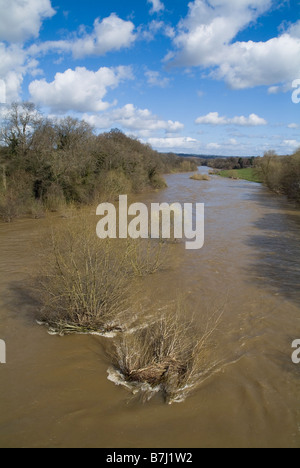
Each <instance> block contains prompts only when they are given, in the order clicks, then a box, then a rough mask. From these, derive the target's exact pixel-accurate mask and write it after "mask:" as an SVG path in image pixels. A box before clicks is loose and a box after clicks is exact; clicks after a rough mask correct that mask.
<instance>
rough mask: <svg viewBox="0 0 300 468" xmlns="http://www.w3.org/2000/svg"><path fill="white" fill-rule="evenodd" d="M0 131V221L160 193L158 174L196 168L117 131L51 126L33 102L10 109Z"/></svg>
mask: <svg viewBox="0 0 300 468" xmlns="http://www.w3.org/2000/svg"><path fill="white" fill-rule="evenodd" d="M0 131H1V146H0V170H1V176H0V217H2V219H4V220H6V221H11V220H12V219H13V218H14V217H16V216H18V215H21V214H25V213H29V214H32V215H33V216H35V217H39V216H40V215H41V214H43V213H44V212H45V210H49V211H56V210H58V209H59V208H60V207H61V206H63V205H66V204H71V203H75V204H90V203H93V202H94V201H95V200H97V201H99V197H104V196H105V197H110V198H114V197H116V196H117V195H119V194H121V193H126V194H129V193H138V192H142V191H144V190H147V189H161V188H163V187H165V186H166V184H165V181H164V179H163V177H162V175H163V174H165V173H170V172H181V171H182V172H188V171H193V170H196V168H197V164H196V163H195V162H193V161H191V160H185V159H183V158H180V157H178V156H175V155H163V154H160V153H158V152H157V151H154V150H153V149H152V148H151V147H150V146H149V145H145V144H142V143H141V142H140V141H138V140H137V139H135V138H130V137H128V136H126V135H125V134H123V133H122V132H121V131H120V130H118V129H113V130H111V131H110V132H108V133H103V134H100V135H96V134H95V132H94V130H93V128H92V127H91V126H90V125H89V124H88V123H86V122H85V121H80V120H77V119H74V118H71V117H66V118H64V119H61V120H56V121H54V120H52V119H49V118H47V117H44V116H42V115H41V114H40V113H39V112H38V111H37V109H36V108H35V106H34V104H32V103H21V104H20V103H14V104H12V106H11V108H10V109H9V111H8V112H7V115H6V117H5V119H3V121H2V123H1V130H0Z"/></svg>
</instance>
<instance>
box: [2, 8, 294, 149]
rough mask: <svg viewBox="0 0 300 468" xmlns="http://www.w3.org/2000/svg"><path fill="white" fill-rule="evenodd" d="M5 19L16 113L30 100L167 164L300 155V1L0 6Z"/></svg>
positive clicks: (5, 59)
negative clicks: (140, 145) (181, 159)
mask: <svg viewBox="0 0 300 468" xmlns="http://www.w3.org/2000/svg"><path fill="white" fill-rule="evenodd" d="M0 9H1V15H0V79H1V80H2V82H1V83H2V85H3V83H5V87H6V103H7V104H9V103H10V102H12V101H17V100H21V99H23V100H30V101H33V102H35V103H36V104H37V105H38V106H39V108H40V109H41V110H42V111H43V112H44V113H46V114H49V115H51V116H53V117H58V118H59V117H62V116H64V115H72V116H75V117H78V118H84V119H85V120H86V121H87V122H89V123H91V124H92V125H93V126H94V127H95V129H96V131H97V132H102V131H107V130H110V129H111V128H115V127H117V128H120V129H122V130H123V131H124V132H125V133H127V134H129V135H135V136H136V137H138V138H139V139H141V140H142V141H144V142H146V143H149V144H151V145H152V146H153V147H154V148H155V149H158V150H160V151H166V152H167V151H175V152H184V153H196V154H219V155H242V156H243V155H245V156H246V155H261V154H263V153H264V152H265V151H267V150H271V149H274V150H276V151H277V152H278V153H279V154H287V153H291V152H293V151H294V150H295V149H296V148H297V147H299V146H300V135H299V133H300V103H299V104H298V105H297V104H295V103H293V101H292V93H293V91H294V89H293V82H294V81H295V80H297V79H300V2H299V1H298V0H194V1H191V2H188V1H185V0H133V1H124V0H122V1H121V0H110V1H109V2H107V1H102V0H85V1H84V2H82V1H76V2H74V0H72V1H71V0H0ZM2 88H3V86H2ZM2 95H3V92H2ZM299 95H300V93H299ZM0 96H1V94H0ZM2 100H3V99H2Z"/></svg>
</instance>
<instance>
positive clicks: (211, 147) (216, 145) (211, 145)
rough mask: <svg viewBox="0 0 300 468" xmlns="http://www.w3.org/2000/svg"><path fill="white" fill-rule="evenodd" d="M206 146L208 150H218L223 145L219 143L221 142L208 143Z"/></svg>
mask: <svg viewBox="0 0 300 468" xmlns="http://www.w3.org/2000/svg"><path fill="white" fill-rule="evenodd" d="M206 148H207V149H208V150H218V149H220V148H221V145H219V143H208V145H206Z"/></svg>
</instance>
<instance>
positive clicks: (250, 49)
mask: <svg viewBox="0 0 300 468" xmlns="http://www.w3.org/2000/svg"><path fill="white" fill-rule="evenodd" d="M271 6H272V0H194V1H193V2H191V3H190V4H189V13H188V16H187V17H186V18H185V19H184V20H182V21H181V22H180V23H179V25H178V28H177V34H176V37H175V38H174V40H173V43H174V46H175V51H173V52H172V53H171V54H168V56H167V57H166V60H167V61H168V60H172V63H173V65H175V66H184V67H191V66H198V67H202V68H211V69H212V70H213V72H212V73H211V76H213V77H214V78H216V79H224V80H225V81H226V82H227V83H228V84H229V85H230V86H231V87H232V88H234V89H243V88H251V87H254V86H258V85H268V86H270V85H275V84H276V85H278V83H283V82H286V81H289V80H293V79H294V78H295V76H299V74H300V22H298V23H296V25H292V26H291V27H290V28H289V29H288V30H287V31H285V32H283V33H282V34H281V35H280V36H279V37H275V38H271V39H270V40H268V41H266V42H253V41H248V42H239V41H236V42H234V39H235V37H236V36H237V34H238V33H239V32H240V31H242V30H244V29H245V28H246V27H247V26H249V25H250V24H251V23H253V22H254V21H256V20H257V19H258V17H259V16H260V15H261V14H263V13H265V12H266V11H268V10H269V9H270V8H271ZM276 91H277V90H276ZM271 92H275V88H274V87H273V88H271Z"/></svg>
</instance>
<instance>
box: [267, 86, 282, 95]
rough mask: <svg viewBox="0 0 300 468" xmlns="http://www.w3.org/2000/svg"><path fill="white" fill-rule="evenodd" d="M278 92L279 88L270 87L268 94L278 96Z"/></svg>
mask: <svg viewBox="0 0 300 468" xmlns="http://www.w3.org/2000/svg"><path fill="white" fill-rule="evenodd" d="M279 92H280V86H270V88H269V89H268V94H278V93H279Z"/></svg>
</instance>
